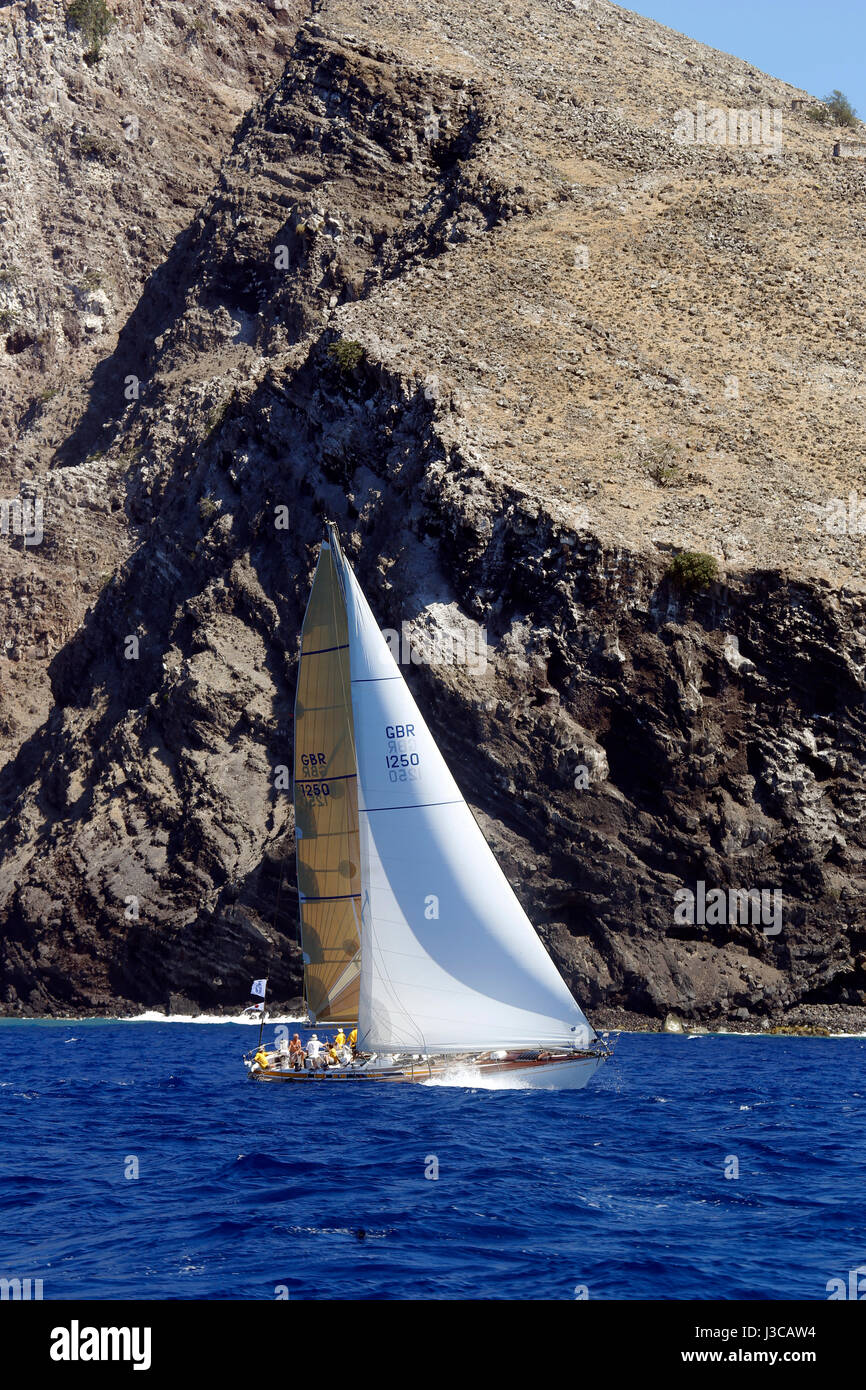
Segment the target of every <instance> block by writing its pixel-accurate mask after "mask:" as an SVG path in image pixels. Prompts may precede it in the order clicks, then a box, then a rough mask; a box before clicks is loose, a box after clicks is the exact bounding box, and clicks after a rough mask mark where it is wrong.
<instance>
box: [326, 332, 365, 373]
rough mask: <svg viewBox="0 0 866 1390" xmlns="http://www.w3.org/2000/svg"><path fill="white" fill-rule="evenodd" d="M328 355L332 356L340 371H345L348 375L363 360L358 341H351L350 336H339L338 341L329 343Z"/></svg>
mask: <svg viewBox="0 0 866 1390" xmlns="http://www.w3.org/2000/svg"><path fill="white" fill-rule="evenodd" d="M328 356H329V357H331V358H333V360H334V361H335V362H336V364H337V366H338V367H339V368H340V371H341V372H345V373H346V375H347V376H348V374H349V373H350V372H353V371H354V370H355V368H356V367H357V366H358V365H359V364H360V363H361V362H363V360H364V349H363V347H362V345H361V344H360V343H356V342H353V341H352V339H351V338H341V339H340V341H339V342H338V343H331V346H330V347H329V348H328Z"/></svg>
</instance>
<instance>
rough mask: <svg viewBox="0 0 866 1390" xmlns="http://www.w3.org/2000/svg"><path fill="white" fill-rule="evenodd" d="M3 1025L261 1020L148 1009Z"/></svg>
mask: <svg viewBox="0 0 866 1390" xmlns="http://www.w3.org/2000/svg"><path fill="white" fill-rule="evenodd" d="M2 1023H66V1024H73V1023H74V1024H76V1025H77V1024H79V1023H252V1024H260V1023H261V1018H260V1017H259V1018H257V1017H255V1016H254V1015H252V1014H220V1015H217V1014H162V1013H159V1012H158V1011H157V1010H156V1009H148V1010H146V1011H145V1013H143V1014H125V1015H119V1014H110V1015H102V1014H92V1015H88V1017H86V1018H72V1017H59V1016H58V1017H53V1016H50V1015H46V1016H45V1017H42V1018H17V1017H14V1016H13V1015H8V1014H7V1015H5V1016H3V1017H0V1024H2ZM275 1023H294V1024H297V1025H299V1026H301V1027H306V1024H307V1020H306V1018H296V1017H295V1015H294V1014H274V1015H273V1016H271V1015H270V1014H269V1015H268V1017H267V1019H266V1020H265V1027H266V1028H267V1027H270V1026H271V1024H275Z"/></svg>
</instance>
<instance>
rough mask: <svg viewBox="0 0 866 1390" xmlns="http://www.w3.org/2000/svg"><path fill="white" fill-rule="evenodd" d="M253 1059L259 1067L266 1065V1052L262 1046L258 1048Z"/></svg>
mask: <svg viewBox="0 0 866 1390" xmlns="http://www.w3.org/2000/svg"><path fill="white" fill-rule="evenodd" d="M255 1060H256V1061H257V1062H258V1064H259V1066H260V1067H266V1066H267V1065H268V1054H267V1053H266V1052H265V1050H264V1048H263V1047H260V1048H259V1050H258V1052H257V1053H256V1057H255Z"/></svg>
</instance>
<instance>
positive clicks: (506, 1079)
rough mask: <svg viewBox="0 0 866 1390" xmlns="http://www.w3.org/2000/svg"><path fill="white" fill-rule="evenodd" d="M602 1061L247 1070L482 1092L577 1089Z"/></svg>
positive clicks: (597, 1057)
mask: <svg viewBox="0 0 866 1390" xmlns="http://www.w3.org/2000/svg"><path fill="white" fill-rule="evenodd" d="M606 1060H607V1056H606V1054H605V1053H601V1052H599V1053H595V1052H587V1053H579V1054H577V1055H575V1054H569V1053H561V1054H557V1053H544V1052H540V1053H538V1054H537V1055H534V1056H526V1055H523V1056H521V1055H519V1054H509V1055H508V1056H506V1057H505V1058H485V1057H453V1058H451V1057H437V1058H431V1059H430V1060H429V1062H427V1061H413V1062H405V1063H402V1064H398V1065H395V1066H390V1067H375V1066H367V1067H329V1068H328V1070H327V1071H281V1070H280V1069H279V1068H277V1067H268V1068H267V1069H265V1070H264V1071H262V1070H258V1069H256V1070H251V1071H250V1072H249V1077H250V1080H251V1081H257V1082H264V1083H267V1084H272V1083H276V1084H279V1083H283V1082H286V1083H289V1084H295V1085H302V1086H304V1085H319V1086H322V1085H334V1084H347V1085H355V1084H357V1083H359V1082H368V1083H369V1082H374V1083H375V1084H376V1085H383V1084H386V1083H395V1082H406V1081H408V1082H416V1083H417V1084H419V1085H434V1086H465V1087H469V1088H471V1087H473V1086H474V1087H481V1088H483V1089H484V1090H526V1089H533V1090H536V1089H541V1090H557V1091H559V1090H568V1091H577V1090H581V1089H582V1088H583V1087H584V1086H585V1085H586V1084H587V1082H588V1081H590V1080H591V1079H592V1077H593V1076H594V1074H595V1072H596V1071H597V1070H598V1068H599V1067H600V1066H601V1065H602V1063H603V1062H605V1061H606Z"/></svg>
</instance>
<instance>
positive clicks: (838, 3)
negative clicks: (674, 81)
mask: <svg viewBox="0 0 866 1390" xmlns="http://www.w3.org/2000/svg"><path fill="white" fill-rule="evenodd" d="M623 8H624V9H628V10H635V11H636V12H637V13H638V14H642V15H646V17H647V18H648V19H655V20H657V21H658V22H659V24H666V25H667V26H668V28H669V29H678V30H679V32H680V33H681V34H688V36H689V38H692V39H698V40H699V41H700V42H701V43H706V44H709V45H710V47H711V48H721V49H722V50H723V51H724V52H725V53H733V54H734V56H735V57H737V58H745V59H747V61H748V62H750V63H751V64H752V65H753V66H754V67H756V68H759V69H760V70H761V71H762V72H766V73H769V74H770V75H771V76H772V77H779V78H781V79H782V81H783V82H790V83H791V84H792V85H793V86H795V87H805V89H806V91H807V92H811V93H812V95H813V96H816V97H823V96H826V95H827V93H828V92H831V91H832V90H833V88H834V87H838V88H839V89H840V91H843V92H844V93H845V95H846V96H847V97H848V99H849V101H851V102H852V104H853V105H854V107H855V108H856V110H857V114H858V116H859V117H860V119H861V120H866V62H864V58H866V3H864V0H826V2H825V3H823V4H818V3H816V0H810V3H808V4H807V3H806V0H784V3H783V0H715V3H713V0H624V3H623Z"/></svg>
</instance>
